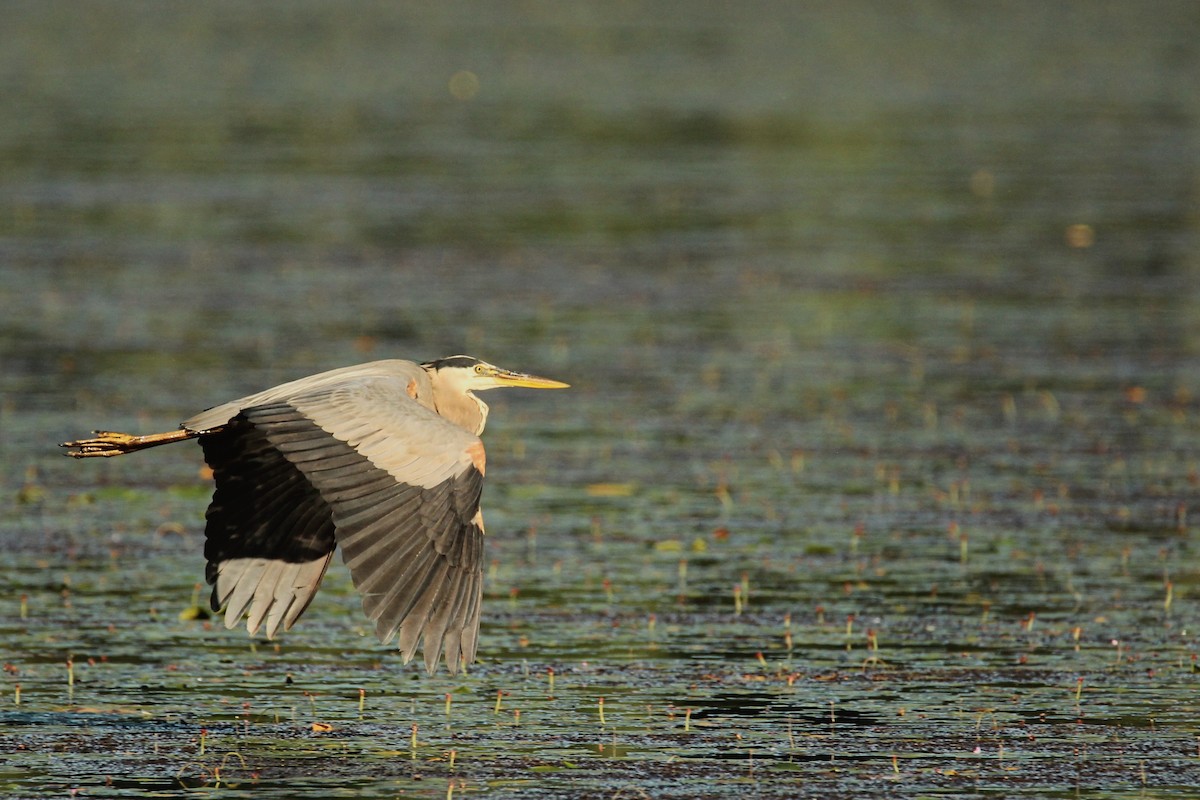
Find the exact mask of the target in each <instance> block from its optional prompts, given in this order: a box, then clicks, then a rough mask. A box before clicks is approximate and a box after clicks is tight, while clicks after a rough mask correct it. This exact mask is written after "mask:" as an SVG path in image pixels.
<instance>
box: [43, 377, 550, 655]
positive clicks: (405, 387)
mask: <svg viewBox="0 0 1200 800" xmlns="http://www.w3.org/2000/svg"><path fill="white" fill-rule="evenodd" d="M500 386H525V387H529V388H532V389H561V388H566V386H567V384H565V383H561V382H559V381H554V380H550V379H548V378H539V377H536V376H533V375H524V374H521V373H517V372H509V371H508V370H504V369H500V368H499V367H495V366H492V365H491V364H487V363H485V362H483V361H480V360H479V359H477V358H472V357H470V356H461V355H460V356H450V357H449V358H442V359H439V360H437V361H430V362H427V363H424V364H416V363H414V362H411V361H395V360H393V361H373V362H371V363H368V364H360V365H358V366H354V367H345V368H343V369H335V370H332V371H330V372H322V373H321V374H319V375H312V376H310V377H307V378H301V379H300V380H297V381H292V382H291V383H285V384H282V385H280V386H276V387H275V388H273V389H267V390H266V391H265V392H259V393H258V394H252V395H250V396H248V397H243V398H241V399H240V400H234V401H232V402H229V403H224V404H222V405H219V406H215V407H213V408H210V409H208V410H207V411H203V412H201V413H199V414H197V415H196V416H194V417H192V418H191V419H189V420H187V421H185V422H184V423H183V424H182V425H180V427H179V430H175V431H170V432H167V433H156V434H150V435H148V436H134V435H131V434H128V433H115V432H111V431H96V432H95V435H94V438H91V439H80V440H78V441H74V442H66V443H64V444H63V445H62V446H63V447H66V448H68V455H71V456H75V457H76V458H87V457H93V456H117V455H122V454H124V453H131V452H133V451H135V450H142V449H145V448H147V447H157V446H158V445H162V444H168V443H170V442H178V441H182V440H184V439H199V440H200V446H201V447H203V448H204V458H205V460H206V461H207V462H208V464H209V465H210V466H211V467H212V471H213V477H214V478H215V480H216V492H215V493H214V495H213V499H212V504H211V505H209V507H208V512H207V513H206V514H205V517H206V519H207V526H206V529H205V545H204V556H205V558H207V559H208V567H207V569H206V571H205V577H206V579H207V580H208V582H209V583H211V584H212V585H213V590H212V598H211V605H212V608H213V610H214V611H219V610H220V609H221V607H222V606H224V607H225V626H226V627H227V628H233V627H235V626H236V625H237V624H238V622H239V621H240V620H241V619H242V617H243V615H246V616H248V620H247V628H248V629H249V631H250V633H251V634H255V633H257V632H258V630H259V628H260V627H263V628H264V630H265V632H266V635H267V637H268V638H272V637H274V636H275V634H276V633H277V632H278V631H279V629H280V627H281V626H282V628H283V629H284V630H287V629H288V628H290V627H291V626H292V624H293V623H295V622H296V620H297V619H298V618H299V617H300V615H301V614H302V613H303V612H304V609H305V608H307V607H308V604H309V603H310V602H311V601H312V598H313V595H315V594H316V592H317V589H318V587H319V586H320V585H321V579H322V578H323V577H324V575H325V570H326V568H327V567H328V566H329V561H330V559H331V558H332V557H333V552H334V549H335V547H337V546H338V545H340V546H341V548H342V558H343V559H344V560H345V562H346V564H347V565H348V566H349V567H350V576H351V578H352V579H353V580H354V585H355V586H356V587H357V588H358V591H359V592H360V593H361V594H362V598H363V600H362V603H363V610H364V611H366V614H367V616H368V617H369V618H370V619H372V620H375V632H376V633H377V634H378V636H379V638H380V640H382V641H383V642H387V641H389V640H390V639H391V638H392V637H393V636H396V635H397V634H399V642H398V643H399V647H400V651H401V653H402V654H403V658H404V662H405V663H408V662H409V660H411V659H412V657H413V654H414V653H415V652H416V649H417V643H418V640H423V642H424V644H423V650H424V655H425V668H426V670H428V671H429V672H430V673H431V674H432V673H433V672H434V671H435V670H436V669H437V662H438V655H439V653H441V652H442V651H445V654H446V666H447V668H448V669H449V670H450V673H451V674H454V673H455V672H457V671H458V667H459V664H460V663H462V664H469V663H471V662H472V661H474V659H475V646H476V641H477V635H478V632H479V604H480V600H481V597H482V592H483V571H482V563H483V517H482V515H481V514H480V511H479V497H480V492H481V490H482V488H483V473H484V450H483V443H482V442H481V441H480V440H479V435H480V434H481V433H483V427H484V425H485V424H486V422H487V415H488V407H487V405H486V404H484V402H483V401H482V400H480V399H479V398H478V397H476V396H475V394H474V393H475V392H477V391H480V390H483V389H494V388H497V387H500Z"/></svg>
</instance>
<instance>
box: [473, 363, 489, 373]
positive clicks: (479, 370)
mask: <svg viewBox="0 0 1200 800" xmlns="http://www.w3.org/2000/svg"><path fill="white" fill-rule="evenodd" d="M486 371H487V370H485V369H484V368H483V364H476V365H475V374H476V375H482V374H483V373H484V372H486Z"/></svg>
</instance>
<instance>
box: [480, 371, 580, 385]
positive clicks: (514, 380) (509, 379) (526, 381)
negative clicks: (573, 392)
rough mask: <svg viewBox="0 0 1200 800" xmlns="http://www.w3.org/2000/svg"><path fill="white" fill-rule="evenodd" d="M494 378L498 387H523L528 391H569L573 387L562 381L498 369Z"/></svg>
mask: <svg viewBox="0 0 1200 800" xmlns="http://www.w3.org/2000/svg"><path fill="white" fill-rule="evenodd" d="M492 377H493V378H494V379H495V380H496V385H497V386H521V387H524V388H526V389H567V388H570V386H571V384H569V383H563V382H562V381H555V380H551V379H550V378H539V377H538V376H537V375H525V374H524V373H521V372H509V371H508V370H506V369H497V370H496V372H495V374H493V375H492Z"/></svg>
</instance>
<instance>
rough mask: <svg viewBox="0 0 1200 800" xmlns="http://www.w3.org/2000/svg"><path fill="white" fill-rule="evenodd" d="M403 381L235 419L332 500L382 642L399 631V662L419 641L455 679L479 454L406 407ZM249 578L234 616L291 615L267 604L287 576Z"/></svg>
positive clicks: (468, 598)
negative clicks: (252, 581)
mask: <svg viewBox="0 0 1200 800" xmlns="http://www.w3.org/2000/svg"><path fill="white" fill-rule="evenodd" d="M401 363H406V362H401ZM405 378H406V376H405V375H400V376H387V375H384V376H380V375H371V376H367V377H362V376H355V377H352V378H346V379H344V380H341V381H334V382H326V383H324V384H322V385H320V386H318V387H317V388H316V389H314V390H309V391H305V392H303V393H301V394H298V395H296V396H290V397H284V398H281V399H279V400H277V401H274V402H270V403H268V404H265V405H261V406H256V407H250V408H243V409H242V410H241V415H242V416H243V417H244V418H245V419H246V420H248V421H249V422H250V424H251V425H253V426H254V427H255V429H256V430H258V431H260V432H262V434H263V435H265V436H266V438H267V439H268V440H269V441H270V442H271V444H272V445H273V446H274V447H275V448H277V449H278V451H279V452H280V453H281V454H282V455H283V456H284V457H285V458H286V459H287V460H288V462H290V463H291V464H293V465H294V466H295V467H296V468H297V469H298V470H300V472H302V473H303V474H304V476H305V477H306V478H307V479H308V481H309V482H310V483H311V484H312V486H313V487H314V488H315V489H316V490H317V492H318V493H319V494H320V496H321V498H322V499H323V500H324V502H325V503H327V504H328V506H329V508H330V511H331V514H332V519H333V524H334V529H335V534H336V538H337V542H338V544H339V545H340V546H341V547H342V554H343V558H344V559H345V561H346V564H347V565H348V566H349V568H350V573H351V576H352V578H353V579H354V583H355V586H356V587H357V588H358V590H359V591H360V593H361V594H362V595H363V609H364V611H365V612H366V613H367V616H368V617H369V618H371V619H373V620H375V621H376V633H377V634H378V635H379V637H380V638H381V639H382V640H384V641H387V640H389V639H391V638H392V637H393V636H395V635H396V634H397V633H399V635H400V636H399V642H398V644H399V647H400V650H401V652H402V654H403V657H404V660H405V661H406V662H407V661H408V660H410V659H411V658H412V657H413V655H414V654H415V652H416V649H417V646H418V643H419V642H421V641H423V643H424V644H423V650H424V653H425V666H426V668H427V669H429V670H430V671H431V672H432V671H433V669H434V668H436V663H437V660H438V658H439V655H440V653H441V652H443V651H444V652H445V658H446V664H447V666H448V668H449V669H450V671H451V673H453V672H455V671H457V668H458V666H459V664H460V663H469V662H470V661H471V660H473V658H474V653H475V642H476V639H477V629H478V625H479V600H480V595H481V594H482V549H483V544H482V542H483V539H482V537H483V529H482V524H481V521H480V519H481V518H480V516H479V496H480V492H481V490H482V478H483V476H482V473H481V471H480V469H479V468H478V467H477V466H476V464H475V462H474V457H473V455H472V454H473V453H477V452H479V450H480V447H481V446H480V443H479V438H478V437H477V436H475V435H474V434H472V433H470V432H468V431H465V430H463V429H462V428H459V427H457V426H455V425H453V424H452V423H450V422H448V421H446V420H444V419H442V418H441V417H439V416H438V415H437V414H436V413H434V412H433V411H431V410H429V409H428V408H426V407H425V406H424V405H422V404H421V403H420V402H417V401H416V400H414V399H412V398H411V397H410V396H409V392H408V390H409V384H408V382H407V380H405ZM256 572H259V573H261V574H259V575H258V577H259V582H260V583H262V584H263V587H262V588H261V589H254V590H251V589H247V590H243V589H242V587H241V583H240V582H239V583H238V585H237V587H236V588H234V589H233V590H232V594H231V596H230V598H229V603H230V605H229V608H230V610H231V611H232V610H233V608H234V607H235V605H236V606H241V608H240V609H239V611H238V616H240V614H241V613H243V612H244V611H247V610H248V611H249V613H250V623H251V624H252V625H258V624H262V623H263V622H264V621H265V622H266V623H267V626H268V630H270V629H271V627H272V623H274V622H275V621H276V620H278V619H286V618H287V616H290V614H289V613H288V612H289V610H290V609H288V605H287V603H286V594H285V595H284V596H283V597H281V599H280V600H279V601H277V602H276V603H275V604H274V605H273V604H272V603H271V602H268V598H269V599H271V600H273V599H274V597H275V595H276V593H277V589H276V587H278V586H281V585H286V583H287V579H288V578H289V576H288V575H286V574H283V573H279V574H276V572H273V571H264V570H262V569H259V570H256ZM245 577H249V575H247V576H245ZM268 588H269V591H267V590H268ZM247 593H248V594H249V596H247ZM260 597H262V598H263V599H261V600H259V599H257V598H260ZM256 603H257V604H256ZM276 605H278V608H276ZM285 615H286V616H285Z"/></svg>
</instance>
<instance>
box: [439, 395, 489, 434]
mask: <svg viewBox="0 0 1200 800" xmlns="http://www.w3.org/2000/svg"><path fill="white" fill-rule="evenodd" d="M433 405H434V407H435V408H436V409H437V413H438V414H440V415H441V416H442V417H444V418H445V419H447V420H449V421H450V422H453V423H454V424H455V425H457V426H458V427H460V428H463V429H465V430H468V431H470V432H471V433H473V434H475V435H476V436H478V435H480V434H481V433H483V428H484V426H485V425H487V416H488V407H487V403H485V402H483V401H482V400H480V399H479V398H478V397H476V396H475V395H473V394H471V393H470V392H465V393H463V394H458V393H455V394H451V395H449V396H448V397H443V396H441V395H439V394H437V393H436V392H435V393H434V396H433Z"/></svg>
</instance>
